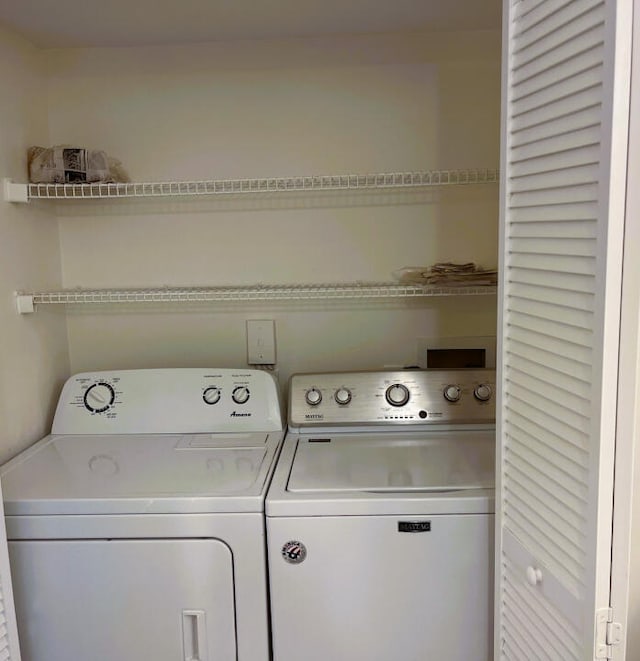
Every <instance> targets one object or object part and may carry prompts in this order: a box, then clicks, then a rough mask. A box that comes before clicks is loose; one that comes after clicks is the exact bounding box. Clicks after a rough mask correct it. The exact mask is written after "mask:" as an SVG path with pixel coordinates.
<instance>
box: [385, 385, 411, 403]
mask: <svg viewBox="0 0 640 661" xmlns="http://www.w3.org/2000/svg"><path fill="white" fill-rule="evenodd" d="M384 396H385V397H386V399H387V402H389V404H391V406H404V405H405V404H406V403H407V402H408V401H409V389H408V388H407V386H404V385H402V384H401V383H394V384H393V385H392V386H389V387H388V388H387V391H386V392H385V394H384Z"/></svg>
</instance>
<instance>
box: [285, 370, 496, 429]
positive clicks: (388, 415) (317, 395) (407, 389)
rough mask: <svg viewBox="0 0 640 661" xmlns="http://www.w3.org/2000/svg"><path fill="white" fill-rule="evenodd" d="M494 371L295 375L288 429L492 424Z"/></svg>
mask: <svg viewBox="0 0 640 661" xmlns="http://www.w3.org/2000/svg"><path fill="white" fill-rule="evenodd" d="M495 392H496V373H495V370H489V369H478V370H466V369H465V370H405V371H395V370H394V371H378V372H334V373H319V374H295V375H294V376H293V377H291V384H290V388H289V425H290V426H292V427H300V426H308V425H311V426H315V425H367V424H412V423H414V424H425V423H427V424H429V423H432V424H435V423H440V424H458V423H477V424H492V423H494V422H495V416H496V405H495Z"/></svg>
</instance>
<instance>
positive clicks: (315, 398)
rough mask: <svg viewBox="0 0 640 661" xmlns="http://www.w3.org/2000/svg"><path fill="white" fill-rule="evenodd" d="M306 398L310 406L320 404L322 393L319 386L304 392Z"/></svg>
mask: <svg viewBox="0 0 640 661" xmlns="http://www.w3.org/2000/svg"><path fill="white" fill-rule="evenodd" d="M304 398H305V400H306V401H307V404H309V406H318V404H320V402H321V401H322V393H321V392H320V391H319V390H318V389H317V388H309V390H307V392H306V393H305V394H304Z"/></svg>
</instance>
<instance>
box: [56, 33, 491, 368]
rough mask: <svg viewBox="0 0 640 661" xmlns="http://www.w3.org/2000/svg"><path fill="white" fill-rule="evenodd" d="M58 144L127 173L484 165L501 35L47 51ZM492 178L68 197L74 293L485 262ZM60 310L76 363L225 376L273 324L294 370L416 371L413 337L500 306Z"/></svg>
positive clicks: (66, 234) (67, 240) (476, 329)
mask: <svg viewBox="0 0 640 661" xmlns="http://www.w3.org/2000/svg"><path fill="white" fill-rule="evenodd" d="M46 59H47V62H48V67H49V69H48V71H49V95H48V104H49V130H50V141H51V143H52V144H54V143H74V144H78V145H83V146H88V147H96V148H102V149H105V150H106V151H107V152H108V153H109V154H110V155H112V156H115V157H117V158H119V159H120V160H122V162H123V164H124V165H125V167H126V168H127V169H128V171H129V173H130V175H131V177H132V179H133V180H135V181H158V180H169V179H176V180H186V179H212V178H235V177H263V176H286V175H297V174H325V173H344V172H371V171H390V170H400V171H404V170H412V169H416V170H417V169H430V168H464V167H492V166H493V167H495V166H496V164H497V162H498V139H499V136H498V128H499V98H500V89H499V86H500V74H499V69H500V35H499V34H498V33H497V32H478V33H460V34H458V33H452V34H444V35H442V34H440V35H435V34H432V35H429V34H411V35H378V36H358V37H348V38H347V37H345V38H335V39H310V40H288V41H262V42H242V43H237V42H236V43H216V44H207V45H197V46H185V47H150V48H119V49H77V50H71V49H67V50H54V51H48V52H46ZM497 198H498V190H497V186H493V185H490V186H484V187H469V188H461V187H456V188H452V189H449V190H444V189H443V190H432V191H423V192H415V191H414V192H411V193H404V194H400V193H394V194H386V195H379V194H370V193H369V194H352V195H348V194H343V193H341V194H335V195H334V194H326V195H325V194H323V195H308V194H303V195H290V196H284V197H280V196H279V197H277V198H276V197H251V198H249V197H244V198H242V197H241V198H235V199H229V198H227V199H223V200H220V199H219V198H216V199H211V198H209V199H206V200H204V199H200V200H197V201H194V200H189V201H180V200H168V201H143V202H140V201H135V203H134V202H126V201H121V202H117V203H111V204H105V203H86V204H84V203H83V204H81V205H74V206H69V205H60V207H59V209H58V214H59V220H60V237H61V246H62V256H63V281H64V285H65V286H66V287H75V286H83V287H115V286H121V287H126V286H157V285H162V284H167V285H216V284H253V283H256V282H264V283H296V282H340V281H354V280H366V281H379V280H385V281H386V280H390V278H391V272H392V271H393V270H394V269H397V268H400V267H402V266H406V265H425V264H430V263H432V262H435V261H442V260H460V261H466V260H472V261H476V262H477V263H479V264H482V265H486V266H495V264H496V254H497ZM180 310H183V308H175V307H174V308H173V309H160V308H158V307H155V308H152V309H149V310H145V309H143V308H140V307H139V306H138V307H135V308H131V309H128V310H122V309H115V308H114V309H110V310H109V309H106V308H100V309H99V310H98V309H95V310H87V309H85V310H72V311H70V314H69V316H68V325H69V338H70V340H69V342H70V344H69V346H70V355H71V366H72V371H80V370H83V369H93V368H109V367H141V366H164V365H202V364H210V365H214V364H215V365H221V366H225V365H233V364H244V363H245V361H246V349H245V336H244V322H245V319H247V318H274V319H276V321H277V344H278V364H279V368H280V371H281V377H283V379H284V378H286V377H287V376H288V375H289V374H290V373H291V372H292V371H300V370H311V369H327V370H335V369H354V368H360V367H370V368H373V367H380V366H383V365H389V364H399V365H406V364H413V363H415V362H416V338H417V337H419V336H424V335H427V336H431V335H442V334H450V335H469V334H474V333H478V334H481V335H486V334H493V333H494V332H495V297H491V296H490V297H479V298H471V297H467V298H461V299H453V300H436V299H433V300H428V301H426V302H423V303H421V304H416V303H415V302H411V303H406V302H405V303H389V302H386V303H368V304H348V305H347V304H340V305H337V304H335V303H314V304H291V303H289V304H280V305H275V306H274V305H267V304H260V305H252V306H245V307H235V308H234V307H231V306H227V307H220V306H217V307H204V308H200V309H198V310H195V311H191V312H188V313H184V312H180Z"/></svg>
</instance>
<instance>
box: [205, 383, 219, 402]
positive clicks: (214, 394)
mask: <svg viewBox="0 0 640 661" xmlns="http://www.w3.org/2000/svg"><path fill="white" fill-rule="evenodd" d="M221 396H222V392H221V391H220V388H218V386H210V387H209V388H207V389H206V390H205V391H204V392H203V393H202V399H204V401H205V402H206V403H207V404H217V403H218V402H219V401H220V397H221Z"/></svg>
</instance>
